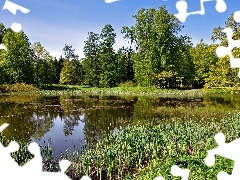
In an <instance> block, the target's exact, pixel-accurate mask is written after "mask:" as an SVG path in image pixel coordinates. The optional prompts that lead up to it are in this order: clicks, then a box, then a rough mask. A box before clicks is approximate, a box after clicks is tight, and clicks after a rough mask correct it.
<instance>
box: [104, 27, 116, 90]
mask: <svg viewBox="0 0 240 180" xmlns="http://www.w3.org/2000/svg"><path fill="white" fill-rule="evenodd" d="M100 38H101V43H100V48H101V54H100V57H101V61H102V76H101V84H102V85H104V86H106V87H114V86H116V85H117V75H118V72H117V58H116V55H115V52H114V49H113V45H114V43H115V38H116V33H114V29H113V27H112V26H111V25H110V24H107V25H105V26H104V28H103V29H102V31H101V34H100Z"/></svg>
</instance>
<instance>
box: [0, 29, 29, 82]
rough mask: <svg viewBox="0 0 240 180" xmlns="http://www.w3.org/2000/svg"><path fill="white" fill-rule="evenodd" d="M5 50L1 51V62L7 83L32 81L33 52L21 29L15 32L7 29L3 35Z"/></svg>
mask: <svg viewBox="0 0 240 180" xmlns="http://www.w3.org/2000/svg"><path fill="white" fill-rule="evenodd" d="M3 43H4V45H5V46H6V47H7V51H2V59H1V61H2V62H1V64H4V68H5V72H6V73H7V74H6V75H5V77H6V79H9V82H8V83H21V82H24V83H27V84H33V83H34V58H33V57H34V54H33V51H32V49H31V44H30V42H29V40H28V37H27V36H26V35H25V34H24V32H23V31H21V32H19V33H16V32H14V31H12V29H10V28H9V29H7V30H6V34H5V35H4V37H3Z"/></svg>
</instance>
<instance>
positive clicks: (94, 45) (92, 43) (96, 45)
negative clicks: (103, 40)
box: [83, 32, 102, 87]
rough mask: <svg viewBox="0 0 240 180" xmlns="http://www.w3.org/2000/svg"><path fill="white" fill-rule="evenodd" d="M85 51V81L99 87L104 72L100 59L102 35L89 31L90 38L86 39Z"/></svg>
mask: <svg viewBox="0 0 240 180" xmlns="http://www.w3.org/2000/svg"><path fill="white" fill-rule="evenodd" d="M84 43H85V45H84V48H83V52H84V55H85V59H84V61H83V67H84V72H85V78H84V83H85V84H89V85H91V86H95V87H99V86H100V80H101V73H102V64H101V61H100V37H99V34H96V33H93V32H89V33H88V38H87V40H86V41H84Z"/></svg>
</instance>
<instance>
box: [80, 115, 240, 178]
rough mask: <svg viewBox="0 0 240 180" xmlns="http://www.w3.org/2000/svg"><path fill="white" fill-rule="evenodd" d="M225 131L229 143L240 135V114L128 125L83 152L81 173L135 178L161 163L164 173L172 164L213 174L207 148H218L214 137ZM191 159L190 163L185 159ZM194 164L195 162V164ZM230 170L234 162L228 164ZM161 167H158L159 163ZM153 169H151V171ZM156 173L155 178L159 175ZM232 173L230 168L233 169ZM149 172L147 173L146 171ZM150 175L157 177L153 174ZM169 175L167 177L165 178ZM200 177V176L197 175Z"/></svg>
mask: <svg viewBox="0 0 240 180" xmlns="http://www.w3.org/2000/svg"><path fill="white" fill-rule="evenodd" d="M218 132H223V133H224V134H225V135H226V137H227V142H229V141H231V140H233V139H235V138H238V137H239V136H240V114H236V115H230V114H229V115H228V116H226V117H225V118H222V119H221V120H220V121H218V122H216V121H215V120H214V119H213V120H212V121H209V122H206V121H205V122H195V121H191V119H190V120H187V121H185V122H179V121H177V120H176V121H175V122H173V123H172V124H159V125H157V126H144V125H141V126H129V127H127V128H126V129H124V130H123V129H121V130H120V132H119V133H118V135H117V136H114V135H111V134H110V135H109V136H107V137H106V138H104V139H103V140H102V141H101V142H99V143H97V144H96V145H95V146H92V147H91V148H90V149H88V150H87V151H86V153H85V154H84V155H82V156H81V157H79V158H78V162H77V163H78V165H79V169H78V172H81V173H82V174H87V175H89V176H90V177H91V178H92V179H123V178H124V177H125V178H126V177H129V176H130V177H131V178H133V177H134V175H138V174H139V173H141V172H142V171H144V170H145V169H146V168H147V167H151V166H153V164H154V163H155V167H156V163H157V162H158V163H159V164H161V165H162V164H167V165H164V166H165V167H166V168H167V169H168V170H169V171H164V169H162V170H163V171H162V173H161V174H163V175H165V176H168V177H169V174H170V173H169V172H170V168H171V165H174V164H178V165H180V166H182V167H185V168H189V166H192V167H191V169H194V168H195V167H196V166H199V167H198V168H199V169H198V171H199V172H200V171H201V172H202V173H203V174H204V175H203V177H204V178H206V177H209V175H207V174H206V172H208V173H210V176H211V177H212V176H214V175H215V174H216V172H217V170H215V171H214V172H211V169H209V168H207V167H206V166H205V165H204V164H203V158H204V157H205V156H206V155H207V154H206V153H207V150H209V149H211V148H214V147H216V143H215V141H214V136H215V134H216V133H218ZM185 160H189V161H190V162H189V163H188V162H186V161H185ZM194 164H195V165H194ZM228 165H229V166H228V167H227V168H228V169H227V170H228V171H230V169H231V165H232V164H231V163H230V164H228ZM158 167H159V166H158ZM149 171H151V170H148V171H147V172H149ZM157 172H158V171H156V172H155V174H154V173H153V175H155V177H156V176H157V175H160V174H158V173H159V172H158V173H157ZM230 172H231V171H230ZM145 174H147V173H145ZM153 175H152V176H151V178H154V176H153ZM166 178H167V177H166ZM196 179H198V178H196Z"/></svg>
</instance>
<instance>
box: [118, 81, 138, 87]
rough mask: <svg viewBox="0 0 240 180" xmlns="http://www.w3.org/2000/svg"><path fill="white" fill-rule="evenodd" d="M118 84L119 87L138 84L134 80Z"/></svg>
mask: <svg viewBox="0 0 240 180" xmlns="http://www.w3.org/2000/svg"><path fill="white" fill-rule="evenodd" d="M118 86H119V87H136V84H134V83H133V82H132V81H127V82H125V83H120V84H119V85H118Z"/></svg>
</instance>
